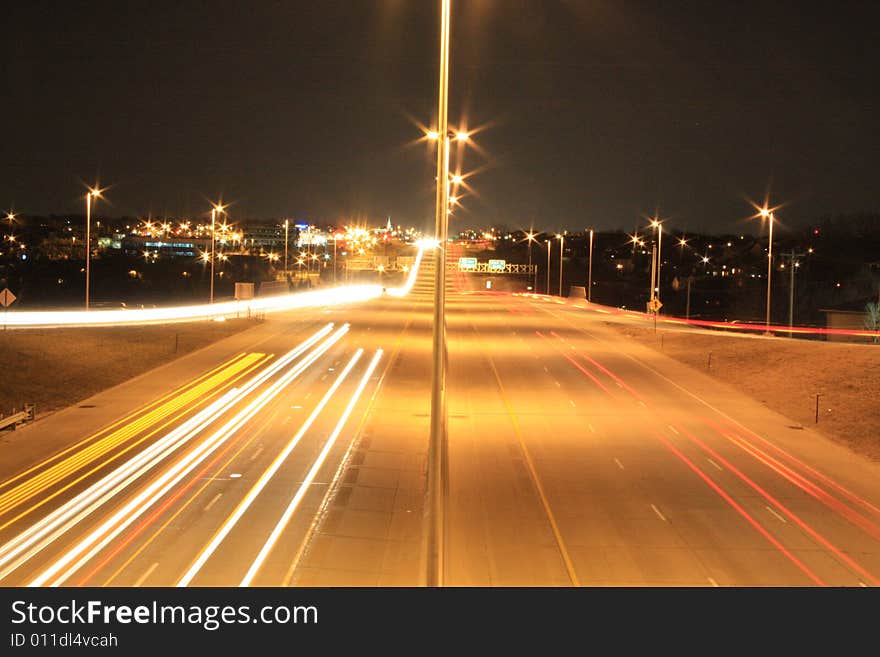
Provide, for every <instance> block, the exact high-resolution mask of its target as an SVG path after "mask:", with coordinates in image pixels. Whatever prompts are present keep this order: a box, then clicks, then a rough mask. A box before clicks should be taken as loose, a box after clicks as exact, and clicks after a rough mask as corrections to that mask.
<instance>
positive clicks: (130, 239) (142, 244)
mask: <svg viewBox="0 0 880 657" xmlns="http://www.w3.org/2000/svg"><path fill="white" fill-rule="evenodd" d="M215 248H216V245H215ZM210 250H211V238H210V237H143V236H141V235H126V236H125V237H124V238H123V239H122V251H123V252H124V253H126V254H127V255H142V254H144V253H146V252H150V253H156V254H158V255H159V256H167V257H171V258H175V257H177V258H194V257H198V256H199V255H201V254H202V253H207V252H209V251H210Z"/></svg>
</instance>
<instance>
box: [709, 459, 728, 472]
mask: <svg viewBox="0 0 880 657" xmlns="http://www.w3.org/2000/svg"><path fill="white" fill-rule="evenodd" d="M706 460H707V461H709V463H711V464H712V465H714V466H715V467H716V468H718V471H719V472H722V471H723V470H724V468H722V467H721V466H720V465H718V464H717V463H715V461H713V460H712V459H710V458H707V459H706Z"/></svg>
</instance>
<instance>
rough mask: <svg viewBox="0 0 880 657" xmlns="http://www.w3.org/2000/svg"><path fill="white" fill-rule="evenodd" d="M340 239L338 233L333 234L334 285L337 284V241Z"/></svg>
mask: <svg viewBox="0 0 880 657" xmlns="http://www.w3.org/2000/svg"><path fill="white" fill-rule="evenodd" d="M338 241H339V240H338V239H337V235H336V234H335V233H334V235H333V285H336V242H338Z"/></svg>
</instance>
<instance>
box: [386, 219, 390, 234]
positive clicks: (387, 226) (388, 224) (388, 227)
mask: <svg viewBox="0 0 880 657" xmlns="http://www.w3.org/2000/svg"><path fill="white" fill-rule="evenodd" d="M385 230H387V231H388V232H389V233H390V232H391V217H388V223H387V224H385Z"/></svg>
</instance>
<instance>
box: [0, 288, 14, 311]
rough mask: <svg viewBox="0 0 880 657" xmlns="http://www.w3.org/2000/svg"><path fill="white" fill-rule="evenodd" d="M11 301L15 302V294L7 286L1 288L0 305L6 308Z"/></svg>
mask: <svg viewBox="0 0 880 657" xmlns="http://www.w3.org/2000/svg"><path fill="white" fill-rule="evenodd" d="M13 303H15V295H14V294H13V293H12V292H11V291H10V290H9V288H8V287H6V288H3V291H2V292H0V306H3V307H4V308H8V307H9V306H11V305H12V304H13Z"/></svg>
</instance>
